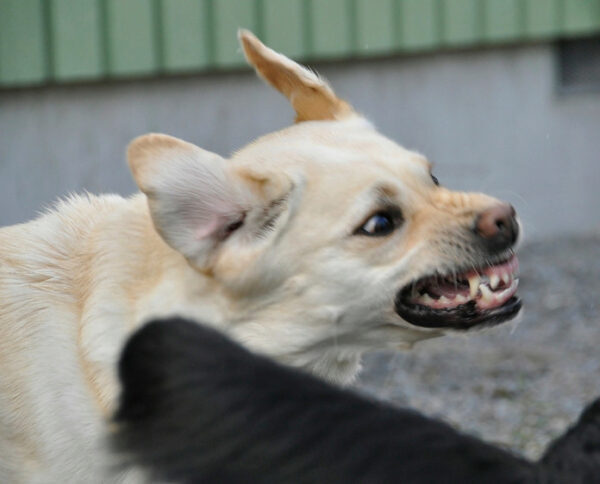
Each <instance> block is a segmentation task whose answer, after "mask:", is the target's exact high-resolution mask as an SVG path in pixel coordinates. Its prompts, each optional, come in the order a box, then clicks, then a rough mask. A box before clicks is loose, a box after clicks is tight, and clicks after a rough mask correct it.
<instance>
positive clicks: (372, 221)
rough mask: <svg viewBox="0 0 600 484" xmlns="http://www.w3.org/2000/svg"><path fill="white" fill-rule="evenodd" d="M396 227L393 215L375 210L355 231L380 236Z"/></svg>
mask: <svg viewBox="0 0 600 484" xmlns="http://www.w3.org/2000/svg"><path fill="white" fill-rule="evenodd" d="M395 228H396V223H395V221H394V217H393V216H392V215H391V214H389V213H387V212H377V213H376V214H375V215H372V216H371V217H370V218H369V220H367V221H366V222H365V223H364V224H363V225H362V226H361V227H360V228H359V229H358V230H357V231H356V233H357V234H360V235H369V236H371V237H381V236H384V235H388V234H390V233H391V232H393V230H394V229H395Z"/></svg>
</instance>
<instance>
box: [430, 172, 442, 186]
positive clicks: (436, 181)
mask: <svg viewBox="0 0 600 484" xmlns="http://www.w3.org/2000/svg"><path fill="white" fill-rule="evenodd" d="M430 176H431V179H432V180H433V184H434V185H435V186H436V187H439V186H440V182H439V180H438V179H437V176H435V175H434V174H433V173H430Z"/></svg>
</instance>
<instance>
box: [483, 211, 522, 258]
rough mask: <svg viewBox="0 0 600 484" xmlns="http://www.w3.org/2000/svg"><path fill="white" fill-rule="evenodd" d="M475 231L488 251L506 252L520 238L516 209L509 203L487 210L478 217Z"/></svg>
mask: <svg viewBox="0 0 600 484" xmlns="http://www.w3.org/2000/svg"><path fill="white" fill-rule="evenodd" d="M473 230H474V232H475V234H476V235H477V237H478V238H479V239H480V240H481V242H482V243H483V244H484V246H485V247H486V248H487V249H488V250H490V251H494V252H497V251H502V250H506V249H508V248H509V247H511V246H512V245H513V244H514V243H515V242H516V241H517V237H518V236H519V224H518V223H517V218H516V212H515V209H514V208H513V206H512V205H509V204H508V203H500V204H498V205H494V206H493V207H490V208H487V209H486V210H484V211H483V212H481V213H480V214H479V215H477V218H476V219H475V226H474V227H473Z"/></svg>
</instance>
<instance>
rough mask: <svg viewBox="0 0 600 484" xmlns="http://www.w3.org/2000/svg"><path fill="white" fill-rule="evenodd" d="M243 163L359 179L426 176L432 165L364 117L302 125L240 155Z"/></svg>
mask: <svg viewBox="0 0 600 484" xmlns="http://www.w3.org/2000/svg"><path fill="white" fill-rule="evenodd" d="M234 159H235V160H236V161H238V162H241V163H255V162H257V160H260V161H259V162H260V163H262V164H266V165H274V166H273V167H274V168H275V167H280V168H281V169H283V170H285V169H287V168H292V169H296V168H298V167H299V168H304V169H305V170H304V171H305V172H306V173H310V172H314V171H318V170H319V169H324V170H326V171H330V169H331V168H332V166H333V168H334V169H335V170H336V171H339V172H344V173H346V174H350V173H352V172H356V173H357V174H360V176H368V175H367V174H368V173H371V174H372V175H373V176H384V177H400V178H404V177H409V178H413V177H419V178H420V177H423V176H426V177H428V172H429V170H430V164H429V162H428V161H427V160H426V158H425V157H424V156H422V155H420V154H419V153H416V152H413V151H410V150H407V149H405V148H403V147H402V146H400V145H398V144H397V143H395V142H394V141H392V140H391V139H389V138H387V137H385V136H384V135H382V134H380V133H379V132H378V131H377V130H376V129H375V128H374V127H373V125H372V124H371V123H370V122H369V121H367V120H365V119H364V118H361V117H356V118H352V119H349V120H344V121H314V122H304V123H299V124H296V125H293V126H290V127H288V128H285V129H282V130H280V131H276V132H274V133H271V134H268V135H266V136H263V137H261V138H259V139H257V140H256V141H254V142H253V143H251V144H250V145H248V146H246V147H245V148H243V149H241V150H240V151H238V152H237V153H236V155H235V156H234Z"/></svg>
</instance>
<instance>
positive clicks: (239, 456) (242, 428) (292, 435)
mask: <svg viewBox="0 0 600 484" xmlns="http://www.w3.org/2000/svg"><path fill="white" fill-rule="evenodd" d="M120 375H121V380H122V384H123V394H122V399H121V404H120V409H119V413H118V418H117V421H118V423H119V426H118V429H119V431H118V432H117V434H116V435H115V439H114V442H115V444H116V446H117V447H118V448H119V449H120V450H121V451H126V452H122V453H123V454H124V455H130V456H131V455H133V460H134V461H136V462H139V463H141V464H143V465H144V466H147V467H150V468H151V469H152V470H153V471H154V472H155V473H156V477H159V478H167V479H168V482H178V483H184V482H185V483H200V482H219V483H240V482H244V483H272V482H273V483H274V482H286V483H296V484H300V483H317V482H319V483H320V482H326V483H328V484H333V483H352V482H369V483H371V482H372V483H387V482H402V483H411V484H417V483H423V484H431V483H438V482H439V483H442V482H444V483H445V482H449V483H486V484H491V483H498V484H500V483H502V484H509V483H512V484H517V483H522V484H534V483H535V484H551V483H554V484H559V483H562V484H593V483H595V482H596V483H597V482H600V398H599V399H598V400H596V402H595V403H594V404H593V405H591V406H590V407H589V408H588V409H587V410H586V411H585V412H584V413H583V415H582V417H581V418H580V419H579V422H578V423H577V424H576V425H575V426H574V427H573V428H572V429H571V430H569V431H568V432H567V433H566V434H565V435H563V436H561V437H560V438H559V439H557V440H556V441H555V442H554V443H553V444H552V445H551V447H550V448H549V450H548V451H547V452H546V454H545V456H544V457H543V458H542V459H541V460H540V461H539V462H531V461H527V460H525V459H523V458H522V457H518V456H516V455H514V454H511V453H509V452H507V451H505V450H502V449H500V448H497V447H494V446H492V445H490V444H487V443H485V442H483V441H481V440H478V439H476V438H474V437H470V436H467V435H464V434H461V433H459V432H457V431H456V430H454V429H453V428H451V427H450V426H448V425H446V424H444V423H442V422H439V421H436V420H434V419H431V418H427V417H425V416H423V415H420V414H418V413H417V412H415V411H411V410H405V409H396V408H392V407H390V406H388V405H386V404H383V403H380V402H374V401H369V400H367V399H366V398H364V397H361V396H358V395H356V394H353V393H352V392H349V391H344V390H342V389H339V388H334V387H332V386H330V385H328V384H326V383H324V382H322V381H318V380H316V379H315V378H313V377H311V376H310V375H306V374H300V373H299V372H297V371H294V370H292V369H289V368H285V367H282V366H279V365H277V364H275V363H273V362H271V361H269V360H267V359H266V358H263V357H260V356H257V355H252V354H250V353H249V352H248V351H245V350H244V349H243V348H241V347H240V346H239V345H236V344H234V343H232V342H231V341H229V340H228V339H227V338H226V337H224V336H223V335H221V334H219V333H217V332H216V331H214V330H209V329H207V328H204V327H202V326H201V325H198V324H197V323H192V322H189V321H185V320H181V319H177V318H176V319H169V320H163V321H157V322H153V323H150V324H149V325H147V326H145V327H144V328H142V329H141V330H139V331H138V332H136V334H135V335H134V336H133V337H132V338H131V340H130V341H129V343H128V344H127V346H126V348H125V351H124V352H123V357H122V359H121V363H120ZM130 458H131V457H130Z"/></svg>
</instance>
